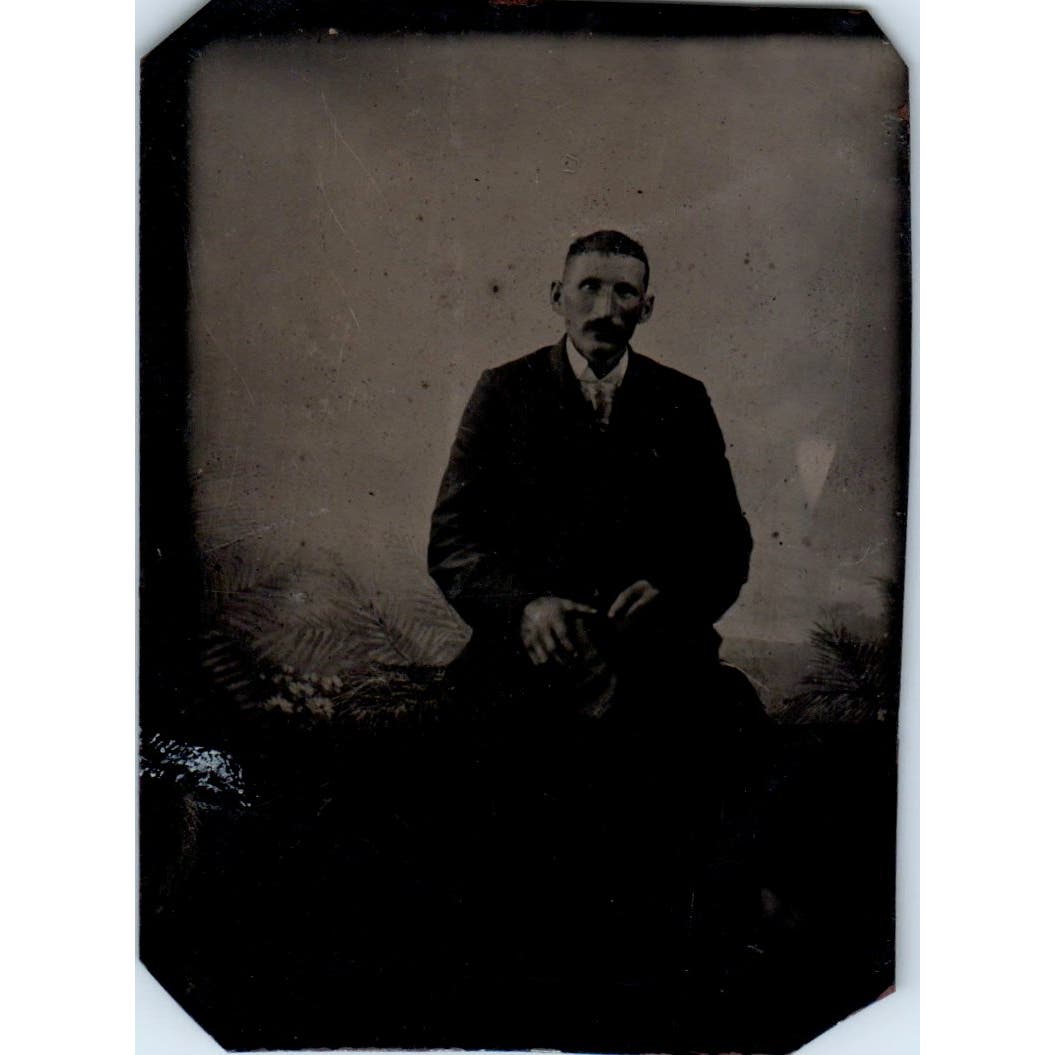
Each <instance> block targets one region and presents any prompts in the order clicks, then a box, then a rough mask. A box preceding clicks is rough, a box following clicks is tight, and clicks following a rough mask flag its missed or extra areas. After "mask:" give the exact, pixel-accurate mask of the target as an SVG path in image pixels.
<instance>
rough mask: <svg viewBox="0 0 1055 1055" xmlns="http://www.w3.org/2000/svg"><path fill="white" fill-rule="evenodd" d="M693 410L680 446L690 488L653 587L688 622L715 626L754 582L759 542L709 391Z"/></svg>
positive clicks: (698, 391) (693, 402) (684, 490)
mask: <svg viewBox="0 0 1055 1055" xmlns="http://www.w3.org/2000/svg"><path fill="white" fill-rule="evenodd" d="M688 404H689V406H688V407H687V408H686V409H687V410H689V413H687V414H685V415H684V418H683V420H684V425H683V429H682V435H681V440H680V444H679V446H680V447H681V450H682V452H683V461H682V465H681V471H680V473H679V476H680V478H681V480H682V481H683V483H682V486H680V487H679V488H678V491H679V494H678V496H677V499H676V502H675V505H674V507H673V509H672V510H671V520H670V522H669V523H668V528H667V530H668V535H667V541H668V543H669V544H668V545H666V546H665V547H664V548H663V551H662V553H661V554H660V556H659V558H658V560H657V562H656V568H655V578H654V579H653V580H652V581H653V585H654V586H655V587H656V588H657V589H659V590H660V591H661V592H663V593H665V594H666V595H667V597H668V598H669V600H670V602H671V603H672V604H673V605H674V606H675V607H676V608H677V609H678V610H679V611H681V612H682V613H683V615H684V616H685V617H686V618H687V619H690V620H700V621H703V622H706V623H708V624H710V625H713V624H714V623H716V622H717V621H718V620H719V619H720V618H721V617H722V616H723V615H724V614H725V612H726V611H727V610H728V609H729V608H730V607H731V606H732V605H733V603H734V602H735V601H736V599H737V597H738V596H739V595H740V590H741V588H742V587H743V585H744V583H745V582H747V575H748V570H749V568H750V562H751V550H752V548H753V541H752V538H751V529H750V526H749V525H748V522H747V518H746V516H745V515H744V513H743V510H742V509H741V506H740V500H739V498H738V497H737V493H736V486H735V484H734V483H733V474H732V471H731V469H730V468H729V461H728V459H727V458H726V450H725V440H724V438H723V436H722V431H721V428H720V427H719V425H718V420H717V418H716V417H715V414H714V410H713V408H712V406H711V401H710V398H709V397H708V395H707V392H706V389H704V387H703V386H702V385H698V386H694V388H693V392H692V395H691V397H690V398H689V400H688Z"/></svg>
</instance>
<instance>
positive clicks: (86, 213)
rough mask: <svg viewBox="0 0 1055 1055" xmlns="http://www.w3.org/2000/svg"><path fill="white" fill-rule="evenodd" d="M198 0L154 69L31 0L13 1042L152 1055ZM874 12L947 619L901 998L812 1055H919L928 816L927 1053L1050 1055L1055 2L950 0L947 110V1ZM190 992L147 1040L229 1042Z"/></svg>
mask: <svg viewBox="0 0 1055 1055" xmlns="http://www.w3.org/2000/svg"><path fill="white" fill-rule="evenodd" d="M196 6H197V5H195V4H192V3H191V4H188V3H181V2H179V0H150V2H148V0H139V2H138V3H137V4H136V8H135V13H136V15H137V16H138V25H137V26H136V30H135V37H136V45H135V55H133V54H132V49H131V48H130V47H129V45H130V44H131V43H132V35H133V34H132V30H133V25H132V21H133V12H132V10H130V5H126V4H112V3H108V4H102V3H95V4H85V3H80V4H74V3H59V4H52V5H34V6H33V7H32V8H31V7H29V5H23V6H22V7H21V8H20V9H18V11H17V13H16V14H12V13H9V12H5V16H6V18H5V34H4V38H5V43H6V44H7V49H6V55H5V62H4V64H3V66H2V67H0V77H2V78H3V88H4V91H3V95H2V98H3V99H4V101H5V118H6V120H5V126H6V127H5V132H6V135H5V145H6V147H7V150H6V151H5V163H4V168H3V177H2V178H3V181H4V189H5V191H6V193H5V194H4V196H3V203H4V225H3V231H4V240H3V244H4V248H5V253H4V256H5V259H6V262H7V267H6V268H5V281H4V287H3V288H4V293H5V294H6V296H5V298H4V303H5V336H6V338H7V340H6V342H5V347H6V350H7V353H8V354H7V356H6V357H5V364H6V368H7V375H6V378H5V381H6V384H5V385H4V386H3V387H2V389H0V393H2V395H0V398H2V400H3V404H2V405H3V414H2V415H0V423H2V424H0V427H2V428H3V433H4V435H3V439H4V443H3V448H2V449H3V451H4V464H5V484H6V487H5V498H6V502H5V506H4V509H5V512H6V516H5V517H4V527H5V528H6V531H5V541H6V547H5V550H6V553H7V555H8V579H9V581H10V580H13V589H11V590H9V591H6V596H5V600H6V604H5V609H6V616H7V618H6V620H5V628H4V629H5V632H4V638H3V640H4V642H5V645H6V646H7V647H6V648H5V659H6V663H5V667H6V670H5V677H4V688H5V690H6V692H5V697H6V699H5V703H6V715H7V717H8V721H7V723H6V726H5V729H4V736H3V740H2V743H3V750H4V764H3V766H0V781H2V792H3V794H2V797H0V801H2V802H3V806H4V817H5V824H4V830H5V833H6V836H7V837H6V839H5V844H4V851H5V852H4V862H5V868H4V875H5V880H6V882H5V886H4V896H3V912H4V920H3V934H4V952H5V955H4V957H3V964H4V966H3V970H4V972H5V979H4V986H3V992H4V996H5V1000H4V1004H5V1014H4V1019H3V1024H2V1026H0V1031H2V1034H3V1039H4V1048H5V1050H8V1051H12V1052H18V1053H19V1055H21V1053H29V1052H47V1053H51V1052H62V1053H65V1052H71V1053H80V1052H94V1051H105V1052H108V1053H121V1052H126V1051H131V1050H133V1044H134V1040H133V1035H134V1034H133V982H134V970H135V967H134V941H135V934H134V915H133V912H134V903H135V901H134V898H135V893H134V890H135V878H134V842H133V840H134V762H133V756H134V662H135V659H134V633H135V608H134V605H135V564H134V545H135V539H134V510H135V476H134V473H135V459H134V423H135V418H134V414H135V409H134V408H135V376H134V364H135V343H134V342H135V320H134V295H135V261H134V238H135V216H134V201H135V170H134V166H135V147H134V127H135V113H134V106H135V77H136V70H135V57H136V56H138V55H141V54H142V53H143V51H144V50H146V49H147V48H148V47H149V46H151V45H153V43H155V42H156V41H158V40H160V39H161V38H162V37H163V36H164V35H165V34H166V33H167V32H168V31H170V30H171V29H172V28H174V27H175V26H176V25H178V24H179V23H180V22H181V21H182V20H183V19H184V18H185V17H186V16H187V15H188V14H189V13H190V12H191V11H192V10H193V9H194V8H195V7H196ZM873 9H874V10H875V12H876V14H877V17H878V20H879V22H880V24H881V25H882V26H883V28H884V29H885V30H886V32H887V33H888V35H890V36H891V38H892V40H893V41H894V43H895V44H896V45H897V46H898V48H899V49H900V50H901V53H902V55H903V56H904V57H905V58H906V60H907V61H909V63H910V65H911V67H912V69H913V75H914V83H913V100H912V111H913V136H914V141H915V144H916V146H917V148H920V147H921V150H918V151H917V155H916V163H917V165H918V160H919V156H920V153H922V155H923V156H924V157H925V159H926V167H925V169H924V172H925V179H924V180H923V182H922V185H919V184H918V183H917V187H916V188H915V190H916V199H915V200H916V202H917V203H921V204H922V214H923V216H924V217H925V224H926V226H925V230H926V234H927V240H926V243H925V245H924V246H922V248H923V249H925V251H926V255H925V256H924V255H923V254H922V252H921V245H920V242H919V241H918V238H919V231H920V229H921V228H920V225H919V223H918V222H917V224H916V231H917V245H916V260H917V262H918V264H919V273H920V275H921V276H922V277H921V283H920V284H921V290H922V296H921V297H920V298H919V299H918V300H917V305H918V309H919V310H918V320H919V324H920V337H919V344H920V352H919V356H918V362H919V363H920V365H921V369H920V376H919V387H918V389H917V395H918V396H919V397H920V402H921V405H922V407H923V414H922V417H921V419H920V420H919V428H918V430H917V432H916V444H915V451H916V452H919V451H920V450H922V451H923V453H924V460H923V469H924V471H923V473H922V474H920V473H918V472H917V474H916V480H917V482H919V481H922V492H923V494H924V495H925V496H926V510H927V519H926V531H925V532H924V533H922V540H923V553H924V557H925V560H924V562H923V564H924V568H925V571H926V574H925V576H924V577H923V586H925V587H926V597H927V607H926V609H925V612H926V620H925V622H924V623H923V629H922V635H921V634H920V631H919V624H918V621H917V620H918V613H919V609H918V607H917V606H913V605H910V608H909V619H908V624H907V627H906V634H907V640H906V644H907V652H906V659H907V661H908V671H907V675H906V682H905V690H906V691H905V699H904V711H903V724H902V735H903V744H902V770H903V774H904V777H905V785H906V786H905V797H904V803H903V809H902V814H901V854H902V857H901V861H902V875H903V880H902V888H901V895H902V898H901V905H900V923H901V928H902V931H901V938H902V945H901V959H900V961H899V982H900V991H899V993H898V994H896V995H895V996H894V997H891V998H889V999H888V1000H886V1001H884V1002H882V1003H881V1004H879V1005H878V1006H876V1007H874V1008H872V1009H870V1010H869V1011H867V1012H865V1013H864V1014H862V1015H859V1016H856V1017H855V1018H854V1019H852V1020H851V1021H850V1022H848V1023H846V1024H844V1025H842V1026H839V1027H837V1028H836V1029H835V1030H833V1031H832V1032H831V1033H829V1034H827V1035H826V1036H825V1037H822V1038H820V1039H819V1040H818V1041H816V1042H814V1043H813V1044H812V1045H811V1046H810V1047H809V1049H808V1050H809V1051H810V1052H811V1053H819V1052H838V1053H843V1052H846V1053H851V1055H863V1053H876V1055H878V1053H883V1055H900V1053H910V1052H914V1051H916V1050H918V1044H917V1040H916V1035H917V1021H918V997H919V992H920V986H919V968H918V965H919V962H920V961H919V960H918V959H917V956H916V951H915V946H916V939H917V934H918V921H919V915H920V913H919V904H920V902H919V901H918V898H917V892H918V889H919V886H918V883H917V878H916V877H917V875H918V857H917V846H918V838H917V833H918V828H917V824H918V821H917V815H918V814H917V811H918V805H919V803H920V802H921V803H922V807H923V816H924V819H925V821H926V823H925V825H924V827H923V829H922V830H923V837H924V846H925V854H924V861H925V864H926V867H925V873H924V880H925V882H924V883H923V884H922V905H923V906H924V913H923V914H924V919H925V920H926V927H925V928H924V930H923V953H922V964H923V968H924V975H925V991H926V994H927V1014H926V1018H925V1022H924V1030H923V1033H922V1037H923V1050H925V1051H933V1052H935V1053H938V1052H941V1053H944V1052H955V1053H957V1055H959V1053H966V1052H985V1053H987V1055H988V1053H990V1052H993V1051H1005V1050H1006V1051H1016V1052H1017V1051H1021V1052H1034V1051H1036V1052H1040V1051H1043V1050H1050V1043H1051V1024H1050V1021H1049V1020H1050V1013H1049V1011H1048V1007H1049V1006H1050V996H1051V993H1052V991H1053V990H1055V986H1053V984H1052V983H1053V981H1055V977H1053V967H1052V960H1051V958H1050V955H1049V950H1050V947H1051V942H1052V939H1053V938H1055V928H1053V921H1052V912H1053V907H1052V906H1053V899H1052V891H1053V889H1055V882H1053V880H1055V875H1053V858H1052V834H1053V833H1052V828H1053V824H1052V819H1051V812H1052V809H1051V807H1052V805H1053V799H1055V796H1053V794H1052V792H1053V788H1052V777H1051V768H1052V763H1051V753H1052V748H1051V743H1052V735H1051V734H1052V718H1051V708H1052V703H1053V700H1052V695H1053V693H1052V689H1051V679H1050V678H1049V677H1047V675H1046V674H1045V670H1046V667H1047V665H1048V661H1049V656H1050V653H1051V642H1052V638H1053V634H1052V631H1053V630H1055V626H1053V619H1052V615H1051V610H1052V605H1051V598H1052V590H1053V587H1055V577H1053V575H1052V557H1051V542H1050V525H1051V523H1052V512H1053V510H1052V499H1051V477H1052V470H1051V454H1052V439H1053V436H1052V427H1051V420H1052V413H1051V408H1050V398H1051V397H1050V393H1051V381H1052V369H1051V358H1052V352H1053V351H1055V349H1053V340H1052V336H1051V330H1050V326H1049V325H1048V318H1047V316H1048V314H1049V312H1050V309H1049V304H1050V303H1051V288H1050V287H1051V278H1050V276H1051V271H1052V269H1051V265H1050V259H1049V255H1050V252H1051V247H1052V240H1053V234H1055V230H1053V223H1052V204H1051V190H1050V187H1051V184H1052V166H1051V161H1050V158H1049V157H1048V143H1049V139H1050V134H1049V133H1050V127H1051V117H1050V106H1051V102H1052V99H1053V96H1055V93H1053V91H1052V87H1053V85H1052V74H1051V72H1050V69H1051V67H1050V56H1049V55H1048V42H1049V41H1050V39H1051V38H1050V30H1051V15H1050V14H1049V12H1048V9H1047V5H1045V4H1043V3H1040V2H1031V3H1025V4H1020V5H1016V6H1015V7H1013V8H1008V9H999V8H997V7H996V6H995V5H984V6H982V5H976V6H972V5H967V4H962V3H961V4H954V3H949V2H938V0H932V2H931V3H930V4H929V5H928V8H927V11H926V17H925V19H924V21H923V32H924V39H926V41H927V44H928V50H927V68H926V87H927V91H926V92H925V93H924V95H923V96H922V100H925V102H924V103H923V105H921V96H920V94H919V85H920V82H919V78H918V77H916V74H917V72H918V70H919V63H918V59H917V56H918V37H917V30H916V26H917V8H916V4H915V3H914V2H913V0H904V2H884V3H881V4H876V5H874V8H873ZM914 177H915V178H916V179H917V180H918V168H917V169H916V170H915V171H914ZM918 494H919V490H917V491H916V495H917V496H918ZM918 516H919V503H918V502H916V503H915V508H914V511H913V519H914V521H915V522H916V523H918ZM919 537H920V536H919V534H914V540H913V541H914V542H915V541H916V540H918V538H919ZM919 552H920V551H919V548H918V547H917V546H916V545H912V546H911V547H910V583H911V582H912V581H919V580H918V578H917V575H918V563H917V561H918V557H919ZM910 594H911V591H910ZM910 599H911V597H910ZM920 637H922V641H923V642H924V645H925V653H924V654H925V656H926V661H927V662H926V666H925V668H924V674H925V677H923V678H922V696H923V699H924V700H925V701H926V704H925V708H924V713H923V720H922V722H921V723H920V724H921V725H922V737H921V735H920V731H919V730H918V729H917V724H916V715H917V714H918V713H919V711H918V701H919V696H920V680H919V678H918V676H917V672H918V670H919V666H918V647H917V641H918V639H919V638H920ZM921 745H922V746H923V747H924V748H925V750H924V752H923V765H922V780H921V781H920V784H919V786H918V787H917V786H916V783H915V780H914V777H915V774H916V772H917V771H918V769H919V757H920V754H919V752H920V747H921ZM173 1010H174V1009H173V1007H172V1005H171V1004H170V1002H168V1001H167V998H165V997H164V995H163V994H161V993H159V991H158V990H157V987H156V986H154V985H153V984H152V983H150V981H149V979H147V980H146V982H145V983H144V984H143V985H142V986H141V996H140V1002H139V1015H140V1030H139V1038H138V1043H137V1044H136V1048H135V1050H138V1052H139V1053H140V1055H160V1053H162V1052H173V1053H175V1052H179V1053H180V1055H196V1053H198V1052H207V1051H216V1050H219V1049H218V1047H217V1046H216V1045H215V1044H213V1043H212V1042H211V1041H209V1040H208V1039H207V1038H205V1037H204V1035H202V1034H201V1033H200V1031H198V1030H197V1029H196V1027H194V1026H193V1025H192V1024H191V1023H189V1021H188V1020H186V1018H185V1017H182V1016H181V1015H179V1014H174V1013H173Z"/></svg>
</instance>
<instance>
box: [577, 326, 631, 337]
mask: <svg viewBox="0 0 1055 1055" xmlns="http://www.w3.org/2000/svg"><path fill="white" fill-rule="evenodd" d="M583 329H584V330H585V331H586V332H587V333H592V334H595V335H596V336H598V337H611V338H612V339H613V340H618V339H619V338H620V337H622V336H623V333H624V331H623V330H622V329H621V328H620V327H618V326H610V325H608V324H607V323H603V322H601V323H593V322H592V323H587V324H586V325H585V326H584V327H583Z"/></svg>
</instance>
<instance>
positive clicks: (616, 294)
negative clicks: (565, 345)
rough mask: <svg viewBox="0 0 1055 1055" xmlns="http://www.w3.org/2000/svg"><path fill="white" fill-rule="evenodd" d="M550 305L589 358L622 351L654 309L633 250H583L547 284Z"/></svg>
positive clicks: (643, 273) (600, 358)
mask: <svg viewBox="0 0 1055 1055" xmlns="http://www.w3.org/2000/svg"><path fill="white" fill-rule="evenodd" d="M550 300H551V302H552V304H553V310H554V311H555V312H556V313H557V314H558V315H560V316H562V317H563V319H564V322H565V325H566V326H567V330H568V337H569V339H570V340H571V342H572V343H573V344H574V345H575V347H576V348H578V349H579V351H580V352H582V354H583V355H585V356H586V358H587V359H590V360H594V359H597V360H604V359H609V358H611V357H612V356H613V355H615V354H617V353H618V352H620V351H622V349H623V348H625V347H626V345H627V342H628V341H629V340H630V338H631V337H632V336H633V334H634V330H635V329H637V325H638V323H640V322H644V321H645V320H646V319H647V318H648V317H649V316H650V315H651V314H652V294H650V293H646V292H645V265H644V263H643V262H642V261H640V260H638V259H637V258H636V257H632V256H610V255H609V254H607V253H581V254H579V255H578V256H573V257H572V258H571V259H570V260H569V261H568V263H567V266H566V267H565V269H564V278H563V279H562V280H561V281H560V282H554V283H553V285H552V286H551V287H550Z"/></svg>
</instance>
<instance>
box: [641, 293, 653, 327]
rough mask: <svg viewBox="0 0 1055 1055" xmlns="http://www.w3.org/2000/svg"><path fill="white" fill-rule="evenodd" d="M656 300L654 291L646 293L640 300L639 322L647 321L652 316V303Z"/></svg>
mask: <svg viewBox="0 0 1055 1055" xmlns="http://www.w3.org/2000/svg"><path fill="white" fill-rule="evenodd" d="M655 302H656V296H655V294H654V293H647V294H646V295H645V299H644V300H642V301H641V318H640V319H639V320H638V321H639V322H648V320H649V319H651V318H652V305H653V304H655Z"/></svg>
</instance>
